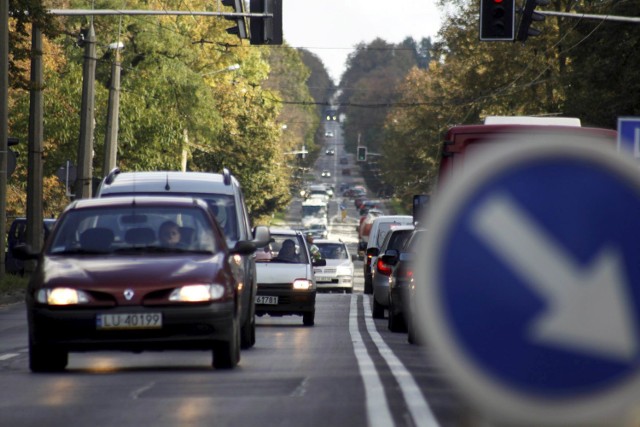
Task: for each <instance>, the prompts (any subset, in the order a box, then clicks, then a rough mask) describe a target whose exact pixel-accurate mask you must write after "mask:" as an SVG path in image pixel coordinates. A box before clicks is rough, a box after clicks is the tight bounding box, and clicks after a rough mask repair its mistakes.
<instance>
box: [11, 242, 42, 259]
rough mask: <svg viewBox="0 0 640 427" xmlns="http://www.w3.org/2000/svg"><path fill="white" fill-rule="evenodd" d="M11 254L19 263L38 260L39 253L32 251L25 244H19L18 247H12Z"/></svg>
mask: <svg viewBox="0 0 640 427" xmlns="http://www.w3.org/2000/svg"><path fill="white" fill-rule="evenodd" d="M11 254H12V255H13V256H14V257H15V258H16V259H19V260H21V261H27V260H31V259H38V257H39V256H40V252H36V251H34V250H33V248H31V246H30V245H28V244H26V243H21V244H19V245H16V246H14V247H13V249H12V250H11Z"/></svg>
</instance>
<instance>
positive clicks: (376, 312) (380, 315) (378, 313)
mask: <svg viewBox="0 0 640 427" xmlns="http://www.w3.org/2000/svg"><path fill="white" fill-rule="evenodd" d="M371 311H372V313H371V317H373V318H374V319H384V307H383V306H382V305H380V304H379V303H378V301H376V297H375V296H374V297H373V308H372V309H371Z"/></svg>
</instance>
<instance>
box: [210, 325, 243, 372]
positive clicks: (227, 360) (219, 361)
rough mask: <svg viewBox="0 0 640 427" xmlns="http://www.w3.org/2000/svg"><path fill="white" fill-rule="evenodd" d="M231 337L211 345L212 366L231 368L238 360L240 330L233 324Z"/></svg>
mask: <svg viewBox="0 0 640 427" xmlns="http://www.w3.org/2000/svg"><path fill="white" fill-rule="evenodd" d="M233 329H234V333H233V338H232V339H231V340H229V341H218V342H216V343H215V344H214V346H213V367H214V368H216V369H233V368H235V367H236V366H237V365H238V363H239V362H240V331H239V330H238V326H237V323H236V324H235V325H234V328H233Z"/></svg>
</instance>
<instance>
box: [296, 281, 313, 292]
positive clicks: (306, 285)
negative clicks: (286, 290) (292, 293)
mask: <svg viewBox="0 0 640 427" xmlns="http://www.w3.org/2000/svg"><path fill="white" fill-rule="evenodd" d="M311 288H313V282H312V281H311V280H307V279H296V280H294V281H293V289H301V290H308V289H311Z"/></svg>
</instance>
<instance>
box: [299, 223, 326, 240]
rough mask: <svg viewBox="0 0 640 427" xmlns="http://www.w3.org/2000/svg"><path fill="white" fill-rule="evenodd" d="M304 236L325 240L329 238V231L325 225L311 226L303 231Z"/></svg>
mask: <svg viewBox="0 0 640 427" xmlns="http://www.w3.org/2000/svg"><path fill="white" fill-rule="evenodd" d="M304 234H305V235H309V234H310V235H311V237H313V238H314V239H326V238H327V236H329V230H327V226H326V225H325V224H311V225H310V226H309V227H308V228H306V229H305V230H304Z"/></svg>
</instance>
